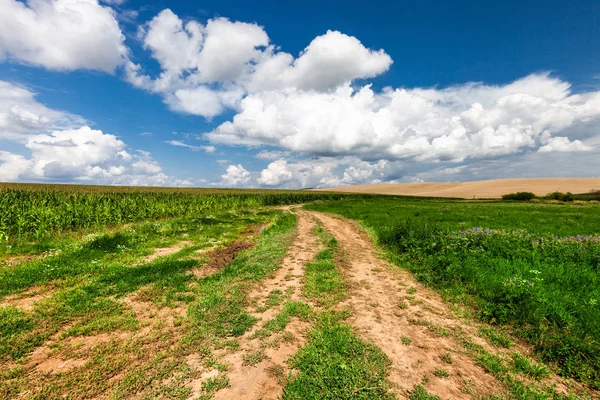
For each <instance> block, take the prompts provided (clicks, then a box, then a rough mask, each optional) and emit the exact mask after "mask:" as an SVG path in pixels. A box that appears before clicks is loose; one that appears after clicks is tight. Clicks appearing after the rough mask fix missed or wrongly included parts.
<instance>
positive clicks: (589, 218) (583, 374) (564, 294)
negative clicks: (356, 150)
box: [306, 198, 600, 389]
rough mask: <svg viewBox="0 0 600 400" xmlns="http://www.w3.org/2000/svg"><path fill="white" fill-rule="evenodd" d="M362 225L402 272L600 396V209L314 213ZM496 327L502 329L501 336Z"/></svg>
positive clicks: (383, 205) (496, 338) (462, 204)
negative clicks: (518, 341)
mask: <svg viewBox="0 0 600 400" xmlns="http://www.w3.org/2000/svg"><path fill="white" fill-rule="evenodd" d="M306 207H307V208H309V209H312V210H317V211H324V212H332V213H336V214H340V215H342V216H345V217H347V218H352V219H358V220H360V221H361V222H362V224H363V226H364V227H365V228H366V229H367V230H368V231H369V232H370V234H371V235H372V236H374V237H375V238H376V240H377V241H378V242H379V244H380V245H382V246H383V247H384V248H385V249H386V250H387V251H388V255H389V257H390V259H391V260H392V261H393V262H394V263H396V264H397V265H399V266H401V267H403V268H406V269H408V270H410V271H411V272H413V274H414V275H415V277H416V278H417V279H418V280H419V281H421V282H422V283H424V284H426V285H429V286H431V287H433V288H435V289H437V290H438V291H440V292H441V293H442V294H443V295H444V296H445V298H446V299H448V300H450V301H455V302H459V303H462V304H465V305H467V306H468V307H469V308H472V309H473V310H474V315H475V316H476V317H477V318H479V319H480V320H481V321H484V322H487V323H489V324H491V326H492V327H493V330H488V331H487V334H486V336H487V337H488V338H489V339H490V341H491V342H492V343H494V344H495V345H497V346H500V347H508V346H510V342H511V340H510V339H509V338H506V337H504V336H505V334H495V332H494V331H501V332H502V331H504V332H507V333H509V334H511V335H515V336H517V337H519V338H520V339H522V340H525V341H528V342H529V343H531V344H532V345H533V347H534V349H535V350H536V353H537V355H538V357H540V359H541V360H543V361H544V362H547V363H552V364H554V365H556V366H557V368H558V371H559V372H560V373H561V374H562V375H564V376H568V377H573V378H575V379H578V380H580V381H582V382H585V383H586V384H587V385H589V386H591V387H592V388H596V389H600V320H599V319H598V318H597V315H598V313H600V272H598V271H599V270H600V257H599V255H600V235H599V233H600V232H599V229H598V226H600V212H599V211H600V206H598V205H597V204H566V203H546V202H536V203H513V202H508V203H507V202H470V201H449V200H446V201H438V200H426V199H424V200H420V201H419V200H413V199H402V200H401V199H395V198H379V199H364V200H354V201H351V200H340V201H338V202H323V203H314V204H311V205H307V206H306ZM496 327H498V328H500V329H496Z"/></svg>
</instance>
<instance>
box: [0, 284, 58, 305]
mask: <svg viewBox="0 0 600 400" xmlns="http://www.w3.org/2000/svg"><path fill="white" fill-rule="evenodd" d="M50 296H52V291H51V290H48V289H46V288H40V287H38V286H32V287H30V288H29V289H27V290H26V291H24V292H22V293H16V294H12V295H9V296H6V297H5V298H4V299H3V300H2V301H0V307H8V306H12V307H16V308H19V309H21V310H23V311H31V310H33V307H34V306H35V304H36V303H37V302H39V301H40V300H43V299H46V298H48V297H50Z"/></svg>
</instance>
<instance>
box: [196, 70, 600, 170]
mask: <svg viewBox="0 0 600 400" xmlns="http://www.w3.org/2000/svg"><path fill="white" fill-rule="evenodd" d="M240 108H241V109H240V112H239V113H238V114H237V115H235V116H234V118H233V120H232V121H228V122H225V123H223V124H221V125H220V126H219V127H218V128H217V129H215V130H214V131H212V132H210V133H209V134H207V135H206V137H207V138H208V139H210V140H211V141H212V142H213V143H223V144H230V145H231V144H242V145H253V146H257V145H269V146H276V147H281V148H283V149H286V150H291V151H294V152H300V153H308V154H314V155H330V156H334V155H335V156H345V155H355V156H359V157H363V158H368V159H388V160H399V159H404V160H410V161H417V162H439V161H453V162H461V161H464V160H466V159H469V158H481V157H494V156H502V155H508V154H515V153H519V152H522V151H528V150H535V149H537V148H539V147H540V146H542V145H544V144H546V143H559V142H555V141H552V138H555V139H556V138H557V137H566V136H567V135H568V129H569V128H571V127H573V126H575V125H577V124H581V123H590V122H591V123H593V124H595V125H594V126H598V125H599V124H598V119H599V117H600V92H590V93H584V94H571V93H570V91H569V84H568V83H566V82H563V81H560V80H558V79H555V78H552V77H550V76H548V75H547V74H538V75H531V76H528V77H526V78H523V79H520V80H517V81H515V82H513V83H510V84H508V85H504V86H487V85H483V84H465V85H459V86H455V87H450V88H447V89H442V90H438V89H391V88H388V89H385V90H383V91H382V92H379V93H376V92H374V91H373V90H372V89H371V88H370V86H368V85H367V86H364V87H362V88H360V89H359V90H357V91H355V90H353V89H352V88H351V87H350V86H348V85H343V86H340V87H339V88H338V89H337V90H336V91H335V92H334V93H321V92H314V91H309V92H307V91H301V90H296V89H289V90H285V91H267V92H261V93H255V94H250V95H248V96H247V97H246V98H245V99H244V100H243V101H242V103H241V106H240ZM592 133H593V132H590V134H592ZM557 134H558V135H560V136H555V135H557ZM559 140H562V139H559ZM573 143H575V144H574V145H573V144H572V145H571V147H570V148H571V149H573V148H574V147H573V146H576V147H578V148H579V149H582V148H583V147H581V145H582V144H581V143H577V142H573ZM563 145H564V143H563ZM563 147H564V146H563ZM553 149H554V148H553ZM543 151H546V150H543Z"/></svg>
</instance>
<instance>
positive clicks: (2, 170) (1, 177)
mask: <svg viewBox="0 0 600 400" xmlns="http://www.w3.org/2000/svg"><path fill="white" fill-rule="evenodd" d="M30 166H31V161H29V160H27V159H26V158H25V157H23V156H21V155H18V154H12V153H9V152H7V151H0V181H2V182H12V181H16V180H17V179H18V178H19V176H20V175H21V174H23V173H24V172H26V171H27V170H28V169H29V168H30Z"/></svg>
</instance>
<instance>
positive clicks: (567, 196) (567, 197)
mask: <svg viewBox="0 0 600 400" xmlns="http://www.w3.org/2000/svg"><path fill="white" fill-rule="evenodd" d="M544 199H547V200H559V201H573V193H571V192H567V193H561V192H552V193H548V194H547V195H546V197H544Z"/></svg>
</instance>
